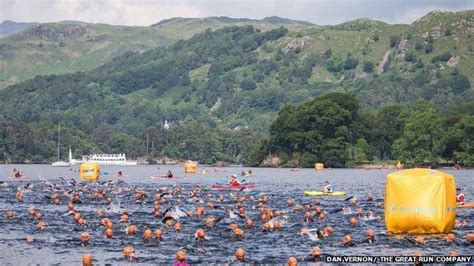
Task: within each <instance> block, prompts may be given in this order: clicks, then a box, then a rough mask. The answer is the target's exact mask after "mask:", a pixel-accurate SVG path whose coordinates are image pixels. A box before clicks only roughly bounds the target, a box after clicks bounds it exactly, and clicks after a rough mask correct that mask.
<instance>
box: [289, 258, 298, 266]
mask: <svg viewBox="0 0 474 266" xmlns="http://www.w3.org/2000/svg"><path fill="white" fill-rule="evenodd" d="M296 265H298V260H296V258H295V257H290V258H288V266H296Z"/></svg>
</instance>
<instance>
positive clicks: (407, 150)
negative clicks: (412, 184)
mask: <svg viewBox="0 0 474 266" xmlns="http://www.w3.org/2000/svg"><path fill="white" fill-rule="evenodd" d="M469 12H471V13H472V11H467V12H464V13H459V14H454V15H453V14H449V15H440V14H431V15H429V16H427V17H424V18H423V19H421V20H420V21H417V22H416V23H414V24H413V25H411V26H410V27H409V28H407V27H404V26H403V27H402V26H397V25H387V24H384V23H381V22H373V21H369V22H367V21H363V20H362V21H354V22H350V23H344V24H341V25H338V26H331V27H324V28H310V29H304V28H303V29H298V30H288V29H286V28H283V27H280V28H276V29H271V30H261V29H258V28H255V27H252V26H243V27H226V28H223V29H218V30H205V31H203V32H201V33H199V34H196V35H194V36H193V37H192V38H190V39H188V40H180V41H177V42H176V43H174V44H173V45H171V46H168V47H164V48H155V49H150V50H147V51H145V52H126V53H125V54H123V55H121V56H117V57H114V58H113V59H111V60H109V61H108V62H107V63H105V64H103V65H101V66H100V67H98V68H96V69H94V70H92V71H82V72H75V73H70V74H62V75H47V76H37V77H35V78H34V79H30V80H27V81H23V82H20V83H17V84H15V85H11V86H9V87H7V88H5V89H3V90H1V91H0V124H1V127H0V161H3V162H50V161H53V160H55V154H56V152H55V150H56V130H57V127H58V125H61V127H62V129H63V132H62V135H63V137H64V138H63V140H62V143H63V147H62V151H61V152H62V154H66V151H67V149H68V148H69V147H71V148H72V150H73V152H74V156H75V157H78V156H80V155H82V154H88V153H91V152H106V153H115V152H124V153H126V154H127V156H128V157H137V156H148V157H149V158H155V159H158V160H159V159H160V158H161V157H162V156H166V157H169V158H175V159H179V160H186V159H193V160H198V161H200V162H202V163H210V164H212V163H216V162H224V163H239V164H253V165H255V164H259V163H261V162H263V161H264V160H265V158H266V157H268V156H275V155H277V156H278V157H281V158H280V159H281V160H282V161H283V162H284V163H289V164H292V163H294V164H298V165H301V166H307V165H309V164H311V163H314V161H316V160H318V161H319V160H320V161H324V162H325V163H327V164H328V165H332V166H344V165H351V164H354V163H360V162H367V161H371V160H388V159H400V160H402V161H406V162H411V163H416V164H418V163H426V162H441V161H444V160H449V161H450V162H455V161H456V162H459V163H464V164H472V135H473V134H470V133H472V126H473V123H472V122H473V121H472V115H473V113H472V112H473V110H474V91H473V89H472V86H471V82H472V78H473V77H472V68H471V67H469V66H472V64H471V63H472V62H473V57H472V51H471V50H472V47H471V46H470V45H469V43H470V41H469V40H470V38H471V35H470V34H471V33H470V31H469V27H468V26H466V24H465V23H464V22H463V21H465V20H466V18H467V19H469V18H470V19H472V16H469V14H470V13H469ZM439 21H444V22H443V23H441V25H443V27H441V28H436V30H433V28H432V24H433V23H437V24H436V25H438V24H439V23H440V22H439ZM311 99H313V100H311ZM165 120H167V121H168V122H169V123H170V129H168V130H167V129H164V128H163V124H164V121H165ZM418 120H419V122H416V121H418ZM315 121H316V122H315ZM423 123H427V124H423ZM428 123H429V124H428ZM428 131H429V132H428ZM425 133H426V134H428V133H429V134H428V135H425ZM420 136H423V137H428V138H429V139H421V138H420ZM414 143H419V145H414Z"/></svg>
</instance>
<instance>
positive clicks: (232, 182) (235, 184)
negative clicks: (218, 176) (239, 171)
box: [229, 175, 240, 187]
mask: <svg viewBox="0 0 474 266" xmlns="http://www.w3.org/2000/svg"><path fill="white" fill-rule="evenodd" d="M229 185H231V186H232V187H238V186H239V185H240V182H239V180H238V179H237V176H236V175H232V179H231V180H230V182H229Z"/></svg>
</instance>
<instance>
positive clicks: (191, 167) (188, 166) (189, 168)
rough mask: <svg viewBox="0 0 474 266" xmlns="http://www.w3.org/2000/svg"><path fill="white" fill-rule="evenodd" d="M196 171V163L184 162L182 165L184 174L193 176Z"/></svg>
mask: <svg viewBox="0 0 474 266" xmlns="http://www.w3.org/2000/svg"><path fill="white" fill-rule="evenodd" d="M196 171H197V163H195V162H193V161H186V162H185V163H184V172H185V173H186V174H195V173H196Z"/></svg>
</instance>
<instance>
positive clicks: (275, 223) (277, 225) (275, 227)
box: [273, 221, 281, 230]
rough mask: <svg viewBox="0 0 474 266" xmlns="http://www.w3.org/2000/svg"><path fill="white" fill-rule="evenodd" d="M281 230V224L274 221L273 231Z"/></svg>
mask: <svg viewBox="0 0 474 266" xmlns="http://www.w3.org/2000/svg"><path fill="white" fill-rule="evenodd" d="M280 228H281V225H280V222H278V221H274V222H273V229H275V230H280Z"/></svg>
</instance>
